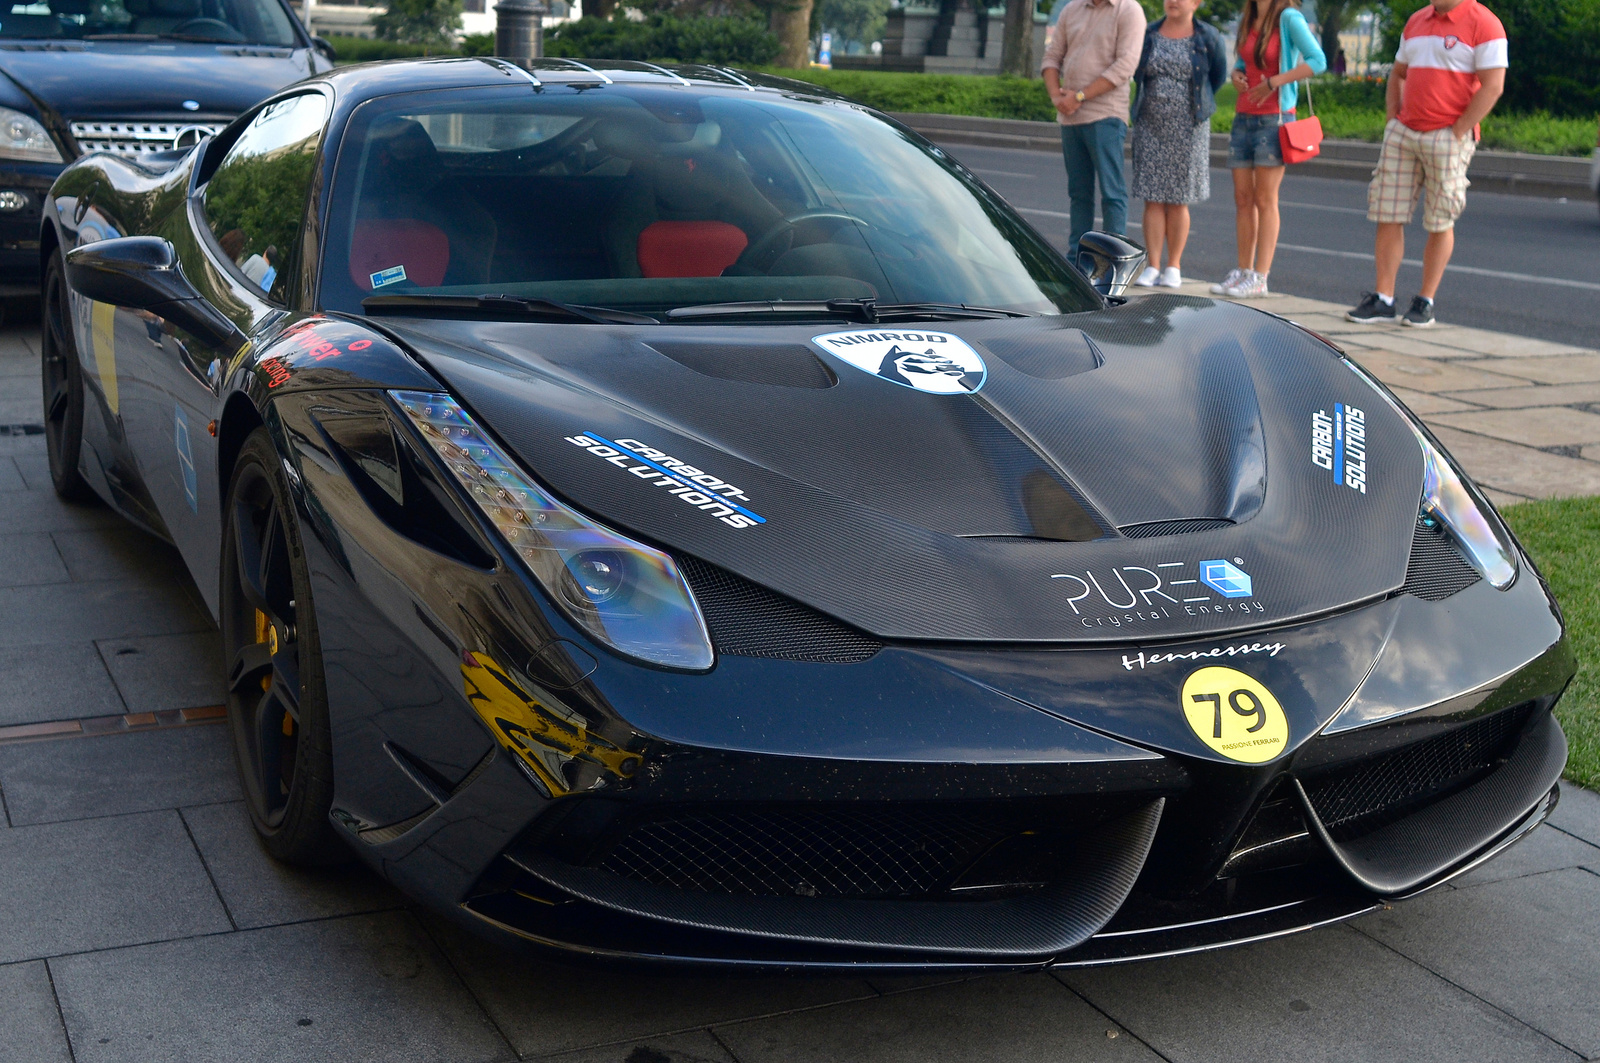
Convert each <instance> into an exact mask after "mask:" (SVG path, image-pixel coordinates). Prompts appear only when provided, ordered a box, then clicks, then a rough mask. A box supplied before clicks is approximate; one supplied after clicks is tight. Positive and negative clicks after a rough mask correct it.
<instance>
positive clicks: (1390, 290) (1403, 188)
mask: <svg viewBox="0 0 1600 1063" xmlns="http://www.w3.org/2000/svg"><path fill="white" fill-rule="evenodd" d="M1509 62H1510V59H1509V53H1508V50H1507V46H1506V31H1505V27H1504V26H1502V25H1501V24H1500V20H1499V19H1498V18H1496V17H1495V16H1494V13H1493V12H1491V11H1490V10H1489V9H1488V8H1486V7H1484V6H1483V5H1482V4H1481V3H1479V2H1478V0H1433V3H1431V4H1430V5H1429V6H1427V7H1424V8H1423V9H1422V10H1420V11H1418V12H1417V13H1416V14H1414V15H1412V16H1411V18H1410V19H1409V20H1407V22H1406V29H1405V34H1404V36H1403V37H1402V39H1401V42H1400V49H1399V51H1397V52H1395V57H1394V69H1393V70H1392V71H1390V73H1389V88H1388V93H1387V109H1388V112H1389V124H1388V126H1387V127H1385V129H1384V132H1383V153H1382V154H1381V155H1380V156H1379V158H1378V168H1377V169H1376V170H1375V171H1373V174H1372V184H1371V185H1369V186H1368V188H1367V220H1368V221H1374V222H1377V223H1378V238H1377V249H1376V251H1377V260H1378V263H1377V265H1378V268H1377V288H1378V290H1377V291H1375V292H1367V293H1366V294H1365V295H1364V296H1363V297H1362V299H1361V305H1359V306H1357V307H1356V308H1355V309H1353V310H1350V311H1348V312H1347V313H1346V314H1345V317H1346V318H1347V319H1348V320H1350V321H1354V322H1356V323H1357V324H1362V325H1365V324H1372V323H1374V322H1380V321H1389V322H1392V321H1394V319H1395V303H1394V287H1395V277H1396V275H1397V274H1398V273H1399V272H1400V260H1401V259H1402V258H1403V257H1404V256H1405V250H1406V233H1405V226H1406V224H1407V223H1408V222H1410V221H1411V212H1412V210H1413V208H1415V206H1416V202H1417V189H1418V188H1419V187H1420V188H1421V189H1422V193H1423V197H1422V227H1423V228H1424V229H1426V230H1427V231H1428V245H1427V247H1426V249H1425V250H1424V251H1423V253H1422V288H1421V289H1420V291H1419V292H1418V294H1417V296H1416V297H1415V298H1414V299H1412V300H1411V308H1410V309H1409V310H1407V311H1406V313H1405V316H1404V317H1403V318H1402V319H1401V320H1402V322H1403V323H1404V324H1407V325H1414V326H1417V327H1419V328H1426V327H1428V326H1430V325H1432V324H1433V297H1434V294H1435V293H1436V292H1437V291H1438V290H1439V281H1440V280H1442V279H1443V278H1444V268H1445V266H1446V265H1448V264H1449V262H1450V253H1451V252H1452V251H1453V250H1455V243H1456V240H1455V224H1456V219H1457V218H1459V217H1460V216H1461V211H1462V210H1463V209H1465V207H1466V205H1467V184H1468V182H1467V164H1468V163H1470V162H1471V161H1472V153H1473V151H1474V150H1475V149H1476V147H1477V139H1478V123H1479V122H1481V121H1482V120H1483V119H1484V117H1485V116H1486V115H1487V114H1488V113H1489V112H1490V111H1491V110H1493V109H1494V105H1495V102H1496V101H1498V100H1499V99H1500V94H1501V93H1502V92H1503V91H1505V87H1506V67H1507V65H1508V64H1509Z"/></svg>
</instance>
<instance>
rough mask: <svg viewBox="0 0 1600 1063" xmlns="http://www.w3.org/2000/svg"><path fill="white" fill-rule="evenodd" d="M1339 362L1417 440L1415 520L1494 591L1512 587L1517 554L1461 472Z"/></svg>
mask: <svg viewBox="0 0 1600 1063" xmlns="http://www.w3.org/2000/svg"><path fill="white" fill-rule="evenodd" d="M1344 362H1345V365H1348V366H1349V367H1350V368H1351V370H1352V371H1354V372H1355V374H1356V375H1357V376H1359V377H1360V378H1361V379H1362V380H1365V381H1366V382H1367V384H1368V386H1370V387H1371V388H1372V390H1373V391H1376V392H1377V393H1378V394H1379V395H1380V396H1382V397H1383V401H1384V402H1386V403H1388V404H1389V407H1390V408H1391V409H1393V410H1394V411H1395V413H1397V414H1399V415H1400V417H1401V419H1402V420H1404V421H1405V423H1406V426H1407V427H1408V428H1410V429H1411V434H1412V435H1414V436H1416V438H1417V445H1418V446H1420V447H1421V448H1422V461H1423V473H1422V506H1421V509H1420V511H1419V513H1418V517H1419V518H1420V519H1422V520H1424V521H1427V522H1429V523H1431V524H1437V525H1442V526H1443V527H1444V529H1445V531H1447V532H1449V533H1450V537H1451V538H1452V539H1454V540H1455V541H1456V545H1458V546H1460V547H1461V552H1462V553H1463V554H1465V555H1466V557H1467V562H1468V564H1470V565H1471V566H1472V567H1473V568H1475V569H1477V571H1478V575H1480V576H1482V577H1483V578H1484V579H1486V580H1488V581H1489V584H1490V585H1491V586H1492V587H1494V588H1495V589H1496V590H1505V589H1506V588H1507V587H1509V586H1511V581H1512V580H1514V579H1516V578H1517V561H1516V555H1515V554H1514V553H1513V552H1512V550H1511V547H1510V545H1509V544H1507V543H1506V541H1505V539H1504V538H1503V537H1502V536H1501V534H1500V532H1499V530H1498V529H1497V528H1496V527H1495V523H1494V522H1493V521H1491V520H1490V519H1489V517H1488V515H1487V514H1485V513H1484V511H1483V507H1482V506H1480V505H1479V504H1478V499H1477V498H1476V497H1475V496H1474V494H1473V492H1472V490H1471V489H1470V488H1468V487H1467V484H1466V481H1465V479H1463V477H1462V475H1461V473H1460V471H1459V470H1457V469H1456V467H1455V465H1454V464H1452V463H1451V461H1450V459H1449V458H1447V457H1445V455H1444V454H1443V453H1442V452H1440V450H1439V448H1438V447H1436V446H1434V443H1433V440H1431V439H1429V438H1428V436H1427V434H1426V433H1425V432H1423V431H1422V428H1421V427H1420V426H1419V425H1418V424H1417V422H1416V418H1415V417H1413V416H1412V415H1411V414H1410V413H1409V412H1407V411H1406V410H1405V408H1404V407H1402V406H1400V405H1399V404H1398V403H1397V402H1395V400H1394V397H1393V396H1391V395H1390V394H1389V392H1388V391H1387V390H1386V389H1385V388H1383V387H1382V386H1381V385H1379V384H1378V382H1377V381H1376V380H1374V379H1373V378H1372V377H1371V376H1370V375H1368V373H1367V371H1366V370H1364V369H1362V368H1361V367H1360V366H1358V365H1356V364H1355V363H1354V362H1352V361H1350V360H1349V359H1348V358H1346V359H1345V360H1344Z"/></svg>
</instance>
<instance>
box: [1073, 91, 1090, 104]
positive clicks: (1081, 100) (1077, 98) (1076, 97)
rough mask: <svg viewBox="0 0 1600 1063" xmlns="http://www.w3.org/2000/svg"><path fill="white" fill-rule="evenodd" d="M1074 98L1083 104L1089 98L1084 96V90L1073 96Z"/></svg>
mask: <svg viewBox="0 0 1600 1063" xmlns="http://www.w3.org/2000/svg"><path fill="white" fill-rule="evenodd" d="M1072 98H1073V99H1075V100H1077V101H1078V102H1079V103H1082V102H1083V101H1084V100H1085V99H1087V98H1088V97H1086V96H1084V94H1083V90H1082V89H1079V90H1078V91H1077V92H1074V93H1073V94H1072Z"/></svg>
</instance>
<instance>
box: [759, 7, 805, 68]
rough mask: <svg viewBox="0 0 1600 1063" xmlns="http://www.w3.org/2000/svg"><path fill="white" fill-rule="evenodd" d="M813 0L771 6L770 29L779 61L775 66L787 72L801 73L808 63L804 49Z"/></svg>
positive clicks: (777, 60)
mask: <svg viewBox="0 0 1600 1063" xmlns="http://www.w3.org/2000/svg"><path fill="white" fill-rule="evenodd" d="M812 4H813V0H778V2H777V3H774V4H772V5H771V7H770V9H769V10H770V12H771V14H770V21H769V22H768V25H769V27H770V28H771V30H772V34H773V36H775V37H777V38H778V58H777V59H776V60H774V61H773V65H774V66H782V67H788V68H789V69H790V70H804V69H805V68H806V66H807V65H808V64H809V63H810V61H811V52H810V51H809V49H808V48H807V46H808V45H809V44H810V43H811V8H812Z"/></svg>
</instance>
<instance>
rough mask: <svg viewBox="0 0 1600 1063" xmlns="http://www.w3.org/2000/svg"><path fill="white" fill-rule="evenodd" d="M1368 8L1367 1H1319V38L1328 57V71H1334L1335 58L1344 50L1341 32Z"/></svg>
mask: <svg viewBox="0 0 1600 1063" xmlns="http://www.w3.org/2000/svg"><path fill="white" fill-rule="evenodd" d="M1366 6H1367V3H1366V0H1317V20H1318V22H1319V23H1320V24H1321V33H1320V34H1319V36H1320V37H1321V44H1322V50H1323V52H1324V53H1326V54H1327V56H1328V69H1330V70H1331V69H1333V57H1334V56H1336V55H1338V54H1339V53H1340V52H1342V51H1343V50H1344V47H1343V46H1342V45H1341V44H1340V43H1339V32H1340V31H1341V30H1343V29H1344V27H1345V24H1346V23H1347V22H1349V20H1350V19H1351V18H1352V17H1353V16H1355V15H1357V14H1360V13H1361V11H1362V9H1363V8H1365V7H1366Z"/></svg>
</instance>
